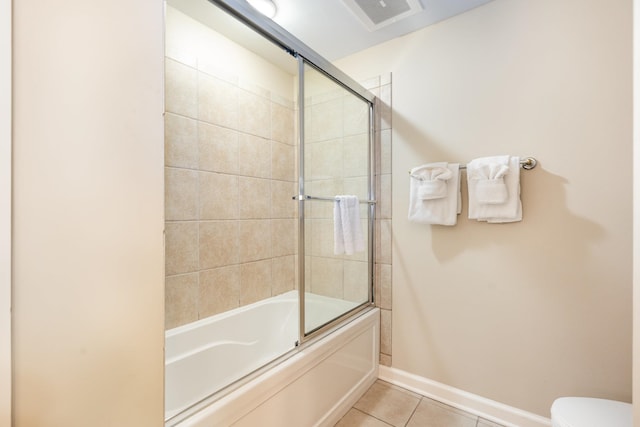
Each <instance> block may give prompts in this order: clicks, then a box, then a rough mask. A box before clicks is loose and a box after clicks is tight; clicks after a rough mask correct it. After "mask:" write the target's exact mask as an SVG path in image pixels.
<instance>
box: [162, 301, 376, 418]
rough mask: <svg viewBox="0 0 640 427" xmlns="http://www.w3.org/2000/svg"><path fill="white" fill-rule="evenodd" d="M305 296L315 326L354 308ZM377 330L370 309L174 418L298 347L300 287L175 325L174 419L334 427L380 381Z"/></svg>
mask: <svg viewBox="0 0 640 427" xmlns="http://www.w3.org/2000/svg"><path fill="white" fill-rule="evenodd" d="M305 299H306V310H307V319H311V320H310V321H311V322H312V325H311V328H313V327H314V326H319V325H321V324H322V323H324V322H325V321H327V320H330V319H332V318H334V317H336V316H337V315H338V314H340V313H342V312H343V311H344V310H345V309H349V308H351V307H352V306H353V304H351V303H348V302H345V301H342V300H337V299H334V298H327V297H321V296H317V295H312V294H307V295H306V296H305ZM308 329H309V327H308ZM378 329H379V312H378V310H377V309H372V310H369V311H367V312H365V313H363V314H361V315H360V316H357V318H355V319H354V320H352V321H350V322H348V323H345V325H344V326H342V327H340V328H339V329H337V330H336V331H334V332H332V333H331V334H328V335H327V336H325V337H323V338H321V339H318V340H316V341H315V342H314V343H313V344H311V345H308V346H304V348H301V349H299V350H297V351H296V352H295V353H294V355H293V356H291V357H290V358H288V359H286V360H285V361H284V362H282V363H280V364H278V365H276V366H275V367H274V368H273V369H270V370H268V371H266V372H265V373H263V374H261V375H259V376H258V377H256V378H254V379H253V380H251V381H250V382H248V383H246V384H244V385H242V386H241V387H240V388H238V389H236V390H234V391H233V392H231V393H229V394H227V395H225V396H224V397H222V398H220V399H218V400H215V401H213V402H212V403H210V404H208V405H207V404H206V402H205V404H201V405H200V407H199V408H198V409H200V410H199V411H198V412H195V413H194V414H190V415H188V416H187V417H186V418H185V416H184V414H180V415H179V416H178V417H176V418H174V419H171V417H173V416H174V415H176V414H178V413H180V412H182V411H183V410H184V409H185V408H188V407H189V406H191V405H192V404H193V403H196V402H198V401H201V400H202V399H203V398H205V397H207V396H209V395H211V394H212V393H214V392H216V391H217V390H219V389H221V388H222V387H224V386H226V385H228V384H230V383H232V382H234V381H236V380H237V379H240V378H242V377H244V376H245V375H247V374H249V373H251V372H252V371H254V370H256V369H258V368H260V367H261V366H263V365H265V364H266V363H268V362H270V361H271V360H273V359H274V358H276V357H278V356H280V355H282V354H284V353H286V352H288V351H290V350H292V349H294V348H295V343H296V341H297V339H298V303H297V292H296V291H292V292H289V293H286V294H283V295H280V296H278V297H274V298H270V299H268V300H265V301H260V302H258V303H255V304H251V305H249V306H246V307H241V308H239V309H236V310H233V311H231V312H227V313H223V314H220V315H216V316H212V317H210V318H207V319H203V320H200V321H198V322H195V323H192V324H189V325H185V326H181V327H178V328H175V329H171V330H169V331H167V333H166V344H165V348H166V350H165V351H166V365H165V418H166V419H170V422H169V423H167V424H168V425H176V426H181V427H187V426H207V427H209V426H226V425H236V426H255V425H260V426H270V425H272V426H278V427H284V426H287V425H291V426H296V427H298V426H305V425H309V426H311V425H332V424H331V423H335V422H336V421H337V420H338V419H339V418H340V417H341V416H342V415H343V414H344V413H345V412H346V410H348V408H349V407H350V406H351V405H352V404H353V403H354V402H355V400H357V399H358V397H359V396H360V394H361V393H362V392H363V391H364V390H366V388H367V387H368V386H369V385H370V384H372V383H373V381H375V379H376V378H377V371H378V363H377V360H378V336H379V333H378ZM319 385H322V386H321V387H319ZM282 406H284V407H286V410H285V408H284V407H282ZM188 412H189V411H187V413H188ZM294 414H295V417H292V415H294ZM256 417H257V418H256ZM283 417H284V418H283Z"/></svg>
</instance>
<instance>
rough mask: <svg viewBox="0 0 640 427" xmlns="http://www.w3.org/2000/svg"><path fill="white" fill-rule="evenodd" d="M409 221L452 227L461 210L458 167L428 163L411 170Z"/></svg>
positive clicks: (454, 164)
mask: <svg viewBox="0 0 640 427" xmlns="http://www.w3.org/2000/svg"><path fill="white" fill-rule="evenodd" d="M410 181H411V182H410V184H409V185H410V187H409V220H410V221H413V222H419V223H422V224H439V225H456V222H457V219H458V218H457V215H458V214H459V213H460V211H461V205H462V203H461V200H462V199H461V196H460V165H459V164H458V163H446V162H439V163H428V164H426V165H422V166H418V167H415V168H413V169H411V177H410Z"/></svg>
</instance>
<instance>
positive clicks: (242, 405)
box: [165, 0, 380, 426]
mask: <svg viewBox="0 0 640 427" xmlns="http://www.w3.org/2000/svg"><path fill="white" fill-rule="evenodd" d="M166 27H167V28H166V115H165V117H166V121H165V128H166V131H165V133H166V141H165V144H166V146H165V187H166V189H165V198H166V202H165V204H166V207H165V216H166V236H167V237H166V284H165V286H166V301H165V307H166V329H167V332H166V356H165V389H166V390H165V423H166V425H168V426H174V425H179V426H196V425H210V423H211V420H212V419H213V420H216V423H217V424H218V425H231V424H233V425H238V426H241V425H255V424H252V423H254V422H255V420H256V419H260V424H261V425H274V426H276V425H278V426H280V425H285V424H283V422H284V421H283V420H284V419H283V418H282V417H285V416H286V422H291V420H292V419H294V420H296V425H315V424H317V423H330V422H336V421H337V420H338V419H339V418H340V417H341V416H342V415H343V414H344V413H345V412H346V411H347V409H348V408H349V407H350V406H351V405H352V404H353V403H354V400H355V399H357V398H358V397H359V396H360V394H361V393H362V392H363V391H364V390H366V389H367V388H368V387H369V386H370V385H371V384H372V383H373V381H375V379H376V378H377V370H378V357H379V354H378V353H379V324H380V323H379V311H378V309H376V308H375V307H374V304H373V296H374V291H373V265H374V259H373V257H374V250H373V248H374V213H375V204H376V201H375V197H374V194H375V191H374V171H373V168H374V165H375V161H374V152H375V150H374V140H375V138H374V136H375V117H376V114H375V112H374V104H375V102H374V101H375V97H374V96H373V95H372V94H371V93H370V92H368V91H367V90H365V89H364V88H362V87H361V86H360V85H359V84H358V83H356V82H355V81H353V80H352V79H351V78H349V77H348V76H346V75H344V74H343V73H342V72H340V71H339V70H338V69H336V68H335V67H333V66H332V65H331V64H330V63H329V62H328V61H326V60H324V59H323V58H322V57H320V56H319V55H318V54H316V53H315V52H314V51H312V50H311V49H309V48H308V47H307V46H305V45H304V44H302V43H301V42H300V41H298V40H297V39H295V37H293V36H292V35H290V34H289V33H287V32H286V31H285V30H283V29H282V28H280V27H279V26H277V25H276V24H274V23H273V22H272V21H270V20H268V19H265V18H264V17H263V16H261V15H260V14H258V13H257V12H256V11H255V10H253V9H252V8H251V7H249V6H248V5H247V4H246V3H245V2H242V1H238V0H215V1H210V2H209V1H207V0H169V1H168V2H167V7H166ZM341 194H344V195H353V196H357V197H358V199H359V201H360V203H359V209H360V210H359V214H360V218H361V225H362V230H364V233H363V238H364V243H365V245H364V247H365V250H364V251H359V252H356V253H354V254H351V255H345V254H336V253H334V242H333V236H334V233H333V223H334V221H333V205H334V203H336V202H335V198H336V196H337V195H341ZM313 384H316V385H313ZM317 384H323V386H322V387H318V386H317ZM320 389H321V390H322V393H320V391H319V390H320ZM314 390H315V391H314ZM285 404H286V406H287V410H283V409H282V407H283V405H285ZM256 417H257V418H256ZM252 420H254V421H252Z"/></svg>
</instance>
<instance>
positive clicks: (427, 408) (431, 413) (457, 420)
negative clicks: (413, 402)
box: [407, 397, 478, 427]
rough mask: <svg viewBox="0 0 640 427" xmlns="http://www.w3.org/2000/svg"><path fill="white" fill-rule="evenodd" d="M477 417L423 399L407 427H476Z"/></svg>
mask: <svg viewBox="0 0 640 427" xmlns="http://www.w3.org/2000/svg"><path fill="white" fill-rule="evenodd" d="M477 420H478V417H476V416H473V415H470V414H467V413H465V412H462V411H460V410H457V409H455V408H452V407H450V406H447V405H444V404H441V403H438V402H435V401H433V400H431V399H427V398H426V397H425V398H423V399H422V400H421V401H420V403H419V404H418V407H417V408H416V411H415V413H414V414H413V416H412V417H411V420H409V423H408V424H407V427H476V422H477Z"/></svg>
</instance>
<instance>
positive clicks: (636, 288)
mask: <svg viewBox="0 0 640 427" xmlns="http://www.w3.org/2000/svg"><path fill="white" fill-rule="evenodd" d="M639 25H640V1H639V0H633V69H634V72H633V107H634V108H633V169H634V179H633V202H634V203H633V393H632V394H633V396H634V398H633V401H634V405H633V422H634V425H640V404H638V398H637V396H638V393H640V270H638V268H639V267H640V174H638V172H637V171H638V170H640V75H639V73H638V66H640V27H639Z"/></svg>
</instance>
